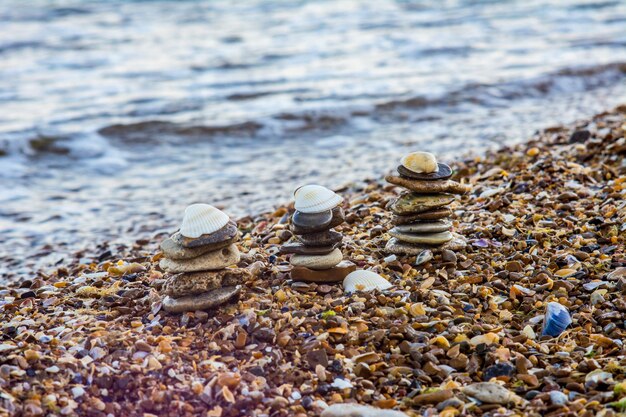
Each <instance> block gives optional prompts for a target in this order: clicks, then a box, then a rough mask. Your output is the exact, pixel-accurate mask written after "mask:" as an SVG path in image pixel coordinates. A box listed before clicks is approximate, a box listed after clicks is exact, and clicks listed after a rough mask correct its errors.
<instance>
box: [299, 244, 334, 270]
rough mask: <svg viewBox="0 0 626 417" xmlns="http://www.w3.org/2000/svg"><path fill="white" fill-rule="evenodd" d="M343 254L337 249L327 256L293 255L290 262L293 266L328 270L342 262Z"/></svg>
mask: <svg viewBox="0 0 626 417" xmlns="http://www.w3.org/2000/svg"><path fill="white" fill-rule="evenodd" d="M342 259H343V254H342V253H341V251H340V250H339V249H335V250H333V251H332V252H330V253H328V254H326V255H293V256H292V257H291V259H290V260H289V262H290V263H291V265H293V266H303V267H305V268H309V269H316V270H319V269H328V268H332V267H334V266H335V265H337V264H338V263H339V262H341V261H342Z"/></svg>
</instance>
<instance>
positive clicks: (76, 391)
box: [72, 387, 85, 398]
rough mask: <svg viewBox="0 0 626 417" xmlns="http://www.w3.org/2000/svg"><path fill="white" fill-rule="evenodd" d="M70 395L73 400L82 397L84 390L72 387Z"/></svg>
mask: <svg viewBox="0 0 626 417" xmlns="http://www.w3.org/2000/svg"><path fill="white" fill-rule="evenodd" d="M72 395H73V396H74V398H78V397H82V396H83V395H85V390H84V389H83V387H74V388H72Z"/></svg>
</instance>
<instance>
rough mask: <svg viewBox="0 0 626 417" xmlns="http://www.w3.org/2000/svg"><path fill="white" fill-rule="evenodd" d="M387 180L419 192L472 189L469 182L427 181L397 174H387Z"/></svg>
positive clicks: (456, 191)
mask: <svg viewBox="0 0 626 417" xmlns="http://www.w3.org/2000/svg"><path fill="white" fill-rule="evenodd" d="M385 181H387V182H388V183H390V184H394V185H397V186H400V187H404V188H406V189H407V190H411V191H415V192H418V193H426V194H432V193H451V194H467V193H469V192H470V191H472V186H471V185H469V184H461V183H460V182H456V181H451V180H441V181H425V180H414V179H409V178H404V177H398V176H396V175H387V176H386V177H385Z"/></svg>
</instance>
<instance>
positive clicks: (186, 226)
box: [180, 204, 230, 238]
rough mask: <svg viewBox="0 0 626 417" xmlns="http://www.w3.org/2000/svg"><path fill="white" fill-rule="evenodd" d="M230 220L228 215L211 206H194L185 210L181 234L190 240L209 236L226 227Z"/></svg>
mask: <svg viewBox="0 0 626 417" xmlns="http://www.w3.org/2000/svg"><path fill="white" fill-rule="evenodd" d="M229 220H230V219H229V218H228V216H227V215H226V213H224V212H223V211H221V210H219V209H217V208H215V207H213V206H212V205H210V204H192V205H190V206H189V207H187V208H186V209H185V216H184V217H183V224H182V225H181V226H180V234H181V235H183V236H184V237H189V238H197V237H200V236H202V235H208V234H211V233H213V232H216V231H218V230H220V229H221V228H222V227H224V226H226V225H227V224H228V222H229Z"/></svg>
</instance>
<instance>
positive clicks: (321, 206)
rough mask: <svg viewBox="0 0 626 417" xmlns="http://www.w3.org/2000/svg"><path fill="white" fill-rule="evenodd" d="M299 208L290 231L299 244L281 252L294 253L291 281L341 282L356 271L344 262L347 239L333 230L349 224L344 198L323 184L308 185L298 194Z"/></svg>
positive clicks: (297, 205) (299, 190)
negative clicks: (344, 242) (345, 223)
mask: <svg viewBox="0 0 626 417" xmlns="http://www.w3.org/2000/svg"><path fill="white" fill-rule="evenodd" d="M294 197H295V209H296V211H295V212H294V214H293V216H292V217H291V224H290V229H291V231H292V232H293V234H294V235H295V239H296V240H297V241H296V242H293V243H287V244H285V245H283V246H282V247H281V249H280V253H282V254H291V255H292V256H291V259H290V263H291V265H292V266H293V268H292V269H291V279H292V280H294V281H306V282H340V281H343V279H344V278H345V277H346V276H347V275H348V274H349V273H350V272H353V271H354V270H356V265H355V264H354V263H352V262H349V261H344V260H343V254H342V252H341V250H340V249H339V246H340V244H341V240H342V239H343V236H342V235H341V233H338V232H336V231H335V230H333V228H334V227H337V226H339V225H340V224H342V223H343V222H344V221H345V218H344V214H343V210H342V209H341V207H340V206H339V205H340V204H341V202H342V201H343V199H342V198H341V197H340V196H339V195H337V194H335V193H334V192H333V191H331V190H329V189H328V188H325V187H322V186H321V185H313V184H311V185H305V186H303V187H300V188H298V189H296V191H295V192H294Z"/></svg>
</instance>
